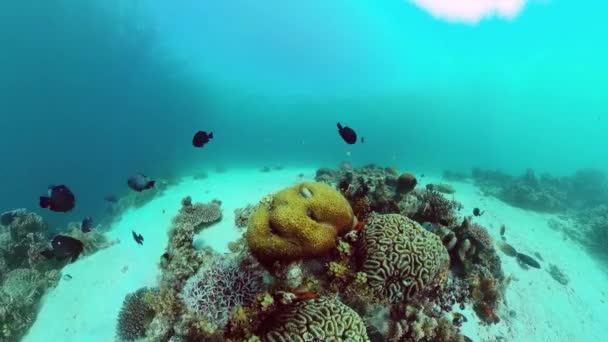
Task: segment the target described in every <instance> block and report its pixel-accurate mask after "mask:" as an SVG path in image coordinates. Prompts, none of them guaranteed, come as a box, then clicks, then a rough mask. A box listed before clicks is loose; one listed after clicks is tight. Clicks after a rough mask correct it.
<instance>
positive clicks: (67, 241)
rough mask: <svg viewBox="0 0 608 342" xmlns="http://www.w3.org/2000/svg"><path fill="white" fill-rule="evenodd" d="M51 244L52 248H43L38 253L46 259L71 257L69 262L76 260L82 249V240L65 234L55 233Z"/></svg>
mask: <svg viewBox="0 0 608 342" xmlns="http://www.w3.org/2000/svg"><path fill="white" fill-rule="evenodd" d="M51 246H52V247H53V248H52V249H47V250H44V251H42V252H40V254H42V255H43V256H44V257H45V258H47V259H52V258H55V259H57V260H60V261H61V260H65V259H67V258H71V261H70V262H74V261H76V259H78V256H79V255H80V253H82V250H83V249H84V245H83V244H82V241H80V240H78V239H75V238H73V237H71V236H66V235H56V236H55V237H53V239H52V240H51Z"/></svg>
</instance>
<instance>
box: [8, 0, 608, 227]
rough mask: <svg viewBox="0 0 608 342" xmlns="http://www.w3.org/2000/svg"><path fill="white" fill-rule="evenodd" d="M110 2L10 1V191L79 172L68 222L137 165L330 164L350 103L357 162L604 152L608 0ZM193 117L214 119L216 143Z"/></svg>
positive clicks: (518, 164)
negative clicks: (199, 134)
mask: <svg viewBox="0 0 608 342" xmlns="http://www.w3.org/2000/svg"><path fill="white" fill-rule="evenodd" d="M103 3H104V2H102V1H89V2H87V3H86V4H83V3H81V2H78V1H58V2H54V3H53V4H51V3H44V2H41V1H33V0H29V1H4V2H3V3H2V5H0V6H1V12H2V13H5V14H4V15H3V20H2V23H1V24H0V25H1V27H0V41H1V42H2V54H0V75H2V76H1V79H2V82H1V83H0V84H1V89H0V110H1V113H2V114H1V115H2V132H1V134H0V148H1V149H2V163H1V164H0V177H1V178H0V186H1V187H2V190H3V191H2V193H3V194H5V195H4V196H2V198H0V207H2V208H5V207H6V208H14V207H27V208H31V209H34V208H35V207H36V200H37V196H38V195H39V194H40V193H44V191H45V189H46V187H47V186H48V185H49V184H57V183H65V184H69V186H70V187H71V188H73V190H74V191H75V192H76V193H77V194H78V210H77V211H76V212H74V213H72V214H68V215H63V216H61V219H60V218H58V217H57V216H56V215H52V216H49V217H48V218H49V219H51V220H52V221H54V222H55V223H59V221H61V220H62V219H66V220H77V219H79V217H80V216H82V215H83V214H84V213H85V212H86V213H92V214H100V213H102V210H103V208H105V204H104V202H103V200H102V199H101V198H102V197H103V195H105V194H106V193H117V194H121V193H124V192H125V191H126V189H125V182H126V177H128V175H130V174H132V173H134V172H144V173H146V174H149V175H150V176H152V177H170V176H172V175H174V174H179V173H180V170H184V169H186V168H188V167H189V166H192V167H194V166H193V165H196V167H199V166H198V165H200V164H204V165H209V166H212V165H215V164H218V163H220V164H226V165H242V164H263V163H266V162H282V163H284V164H315V165H316V164H319V165H321V164H331V165H334V164H335V163H336V162H338V161H340V160H342V159H343V156H344V154H345V153H346V152H347V147H345V145H344V144H343V143H342V142H341V141H340V140H339V139H338V138H337V135H336V132H335V123H336V122H337V121H344V122H347V123H348V124H349V125H350V126H351V127H354V128H356V129H358V131H359V134H360V135H363V136H365V137H366V139H367V140H366V143H365V144H364V145H360V146H355V147H353V148H352V153H353V161H355V162H356V163H367V162H376V163H396V164H399V165H402V166H405V167H411V168H415V169H426V170H437V171H440V170H442V169H443V168H452V169H463V170H468V169H469V168H470V167H472V166H482V167H487V168H502V169H504V170H506V171H508V172H515V173H519V172H521V171H522V170H523V169H525V168H527V167H531V168H535V169H537V170H539V171H548V172H551V173H554V174H567V173H570V172H572V171H573V170H575V169H578V168H580V167H598V168H607V165H606V158H605V156H606V154H605V146H606V143H605V139H604V132H605V130H606V128H607V127H608V123H607V122H606V118H605V116H606V114H607V113H606V111H607V109H606V108H608V106H607V104H606V100H605V98H604V97H603V93H602V84H603V82H604V81H605V80H606V78H607V76H608V71H607V68H606V67H605V62H604V61H605V60H606V57H608V56H607V55H608V54H607V51H608V50H607V49H606V48H604V47H602V46H601V44H600V43H599V42H600V41H602V37H604V36H605V34H606V33H607V31H608V29H607V28H606V27H605V26H602V25H601V22H602V20H603V19H602V18H601V13H602V10H601V8H599V7H601V6H600V5H595V4H594V5H586V6H582V5H579V4H577V3H575V2H561V1H555V2H551V3H548V4H543V3H536V2H532V3H529V4H527V5H526V7H525V8H524V9H523V11H522V12H521V13H520V15H519V16H518V17H516V18H515V19H513V20H503V19H500V18H489V19H484V20H482V21H480V22H479V23H478V24H476V25H471V24H463V23H453V22H448V21H443V20H439V19H436V18H434V17H433V16H431V15H429V14H428V13H427V12H426V11H424V10H421V9H420V8H417V7H416V6H413V5H412V4H411V3H408V2H407V1H400V0H386V1H355V2H353V1H342V0H341V1H332V2H331V3H328V2H326V1H317V0H314V1H295V2H284V1H263V2H259V1H249V0H229V1H222V2H201V1H180V2H179V3H173V2H172V3H167V2H163V1H148V2H145V3H144V2H141V1H139V2H133V3H132V5H124V4H120V2H118V1H116V2H105V4H103ZM594 6H595V7H598V8H594ZM198 129H207V130H213V131H214V132H215V135H216V137H217V138H216V140H215V141H214V143H213V144H210V145H209V146H208V148H205V149H204V150H194V149H192V148H190V145H189V141H190V138H191V135H192V133H193V131H195V130H198ZM348 150H351V149H348ZM429 172H430V171H429ZM47 216H48V215H47Z"/></svg>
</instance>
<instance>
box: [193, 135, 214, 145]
mask: <svg viewBox="0 0 608 342" xmlns="http://www.w3.org/2000/svg"><path fill="white" fill-rule="evenodd" d="M211 139H213V132H209V133H207V132H205V131H198V132H196V133H195V134H194V137H193V138H192V145H193V146H194V147H203V146H205V144H206V143H208V142H209V140H211Z"/></svg>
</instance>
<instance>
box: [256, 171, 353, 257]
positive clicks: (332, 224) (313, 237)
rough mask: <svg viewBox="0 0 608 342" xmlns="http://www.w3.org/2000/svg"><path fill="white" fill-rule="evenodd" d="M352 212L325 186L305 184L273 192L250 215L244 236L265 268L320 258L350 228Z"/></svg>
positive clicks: (312, 183) (315, 183) (333, 191)
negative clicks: (276, 263)
mask: <svg viewBox="0 0 608 342" xmlns="http://www.w3.org/2000/svg"><path fill="white" fill-rule="evenodd" d="M353 220H354V217H353V211H352V209H351V207H350V205H349V204H348V201H347V200H346V199H345V198H344V196H342V194H340V193H339V192H338V191H336V190H334V189H333V188H331V187H330V186H329V185H327V184H325V183H318V182H305V183H300V184H297V185H295V186H292V187H289V188H286V189H284V190H281V191H280V192H278V193H276V194H275V195H274V197H273V199H272V201H271V202H270V203H261V204H260V205H259V206H258V208H257V209H256V210H255V212H254V213H253V215H252V217H251V220H250V223H249V228H248V230H247V233H246V234H245V237H246V239H247V244H248V245H249V248H250V250H251V252H252V253H253V255H255V256H256V258H257V259H258V260H259V261H260V262H262V263H263V264H265V265H271V264H272V263H274V262H276V261H279V262H290V261H294V260H298V259H303V258H310V257H317V256H323V255H326V254H327V253H329V252H330V251H331V250H332V249H334V248H335V246H336V237H337V236H338V235H341V234H344V233H345V232H347V231H349V230H350V229H352V227H353Z"/></svg>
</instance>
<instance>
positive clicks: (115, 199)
mask: <svg viewBox="0 0 608 342" xmlns="http://www.w3.org/2000/svg"><path fill="white" fill-rule="evenodd" d="M103 199H104V200H106V201H108V202H110V203H118V197H116V196H114V195H106V196H104V198H103Z"/></svg>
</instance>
